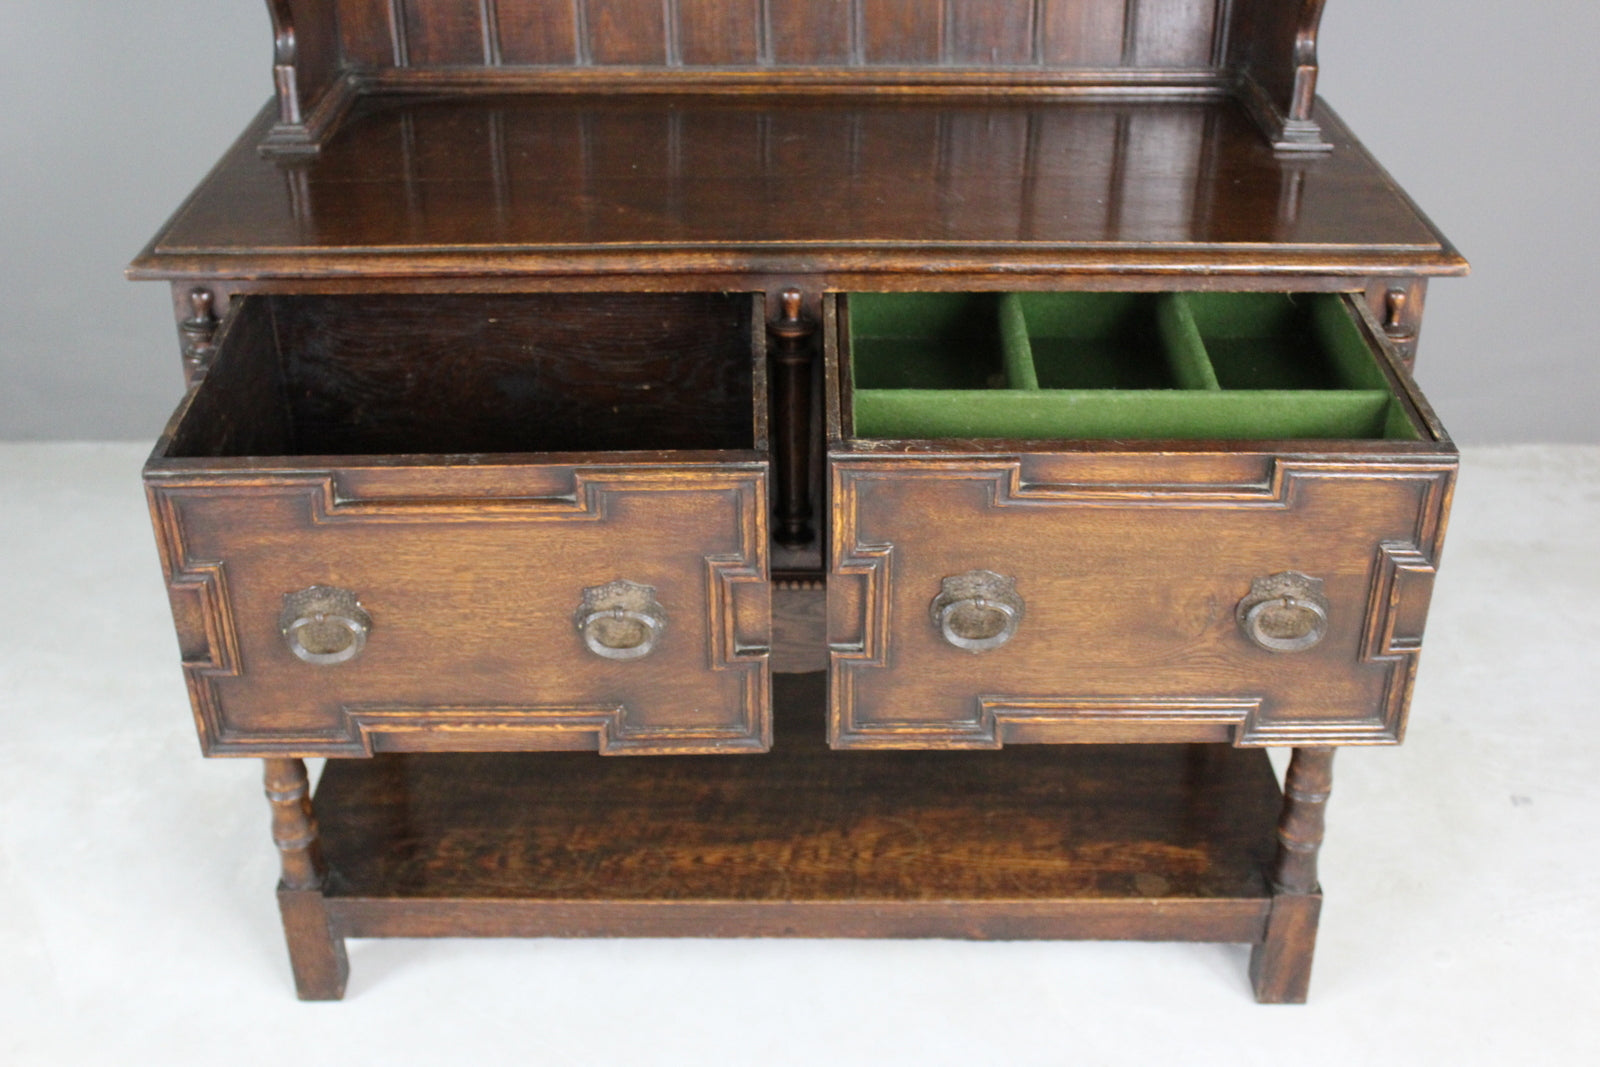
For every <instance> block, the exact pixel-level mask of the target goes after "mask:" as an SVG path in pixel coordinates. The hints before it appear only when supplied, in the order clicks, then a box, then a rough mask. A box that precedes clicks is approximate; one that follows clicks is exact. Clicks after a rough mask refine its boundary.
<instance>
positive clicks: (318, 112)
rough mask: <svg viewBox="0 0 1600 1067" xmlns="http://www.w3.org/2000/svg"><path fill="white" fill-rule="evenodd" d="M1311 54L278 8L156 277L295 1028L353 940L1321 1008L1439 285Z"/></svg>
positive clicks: (175, 595) (696, 16) (987, 14)
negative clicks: (1031, 966) (911, 959)
mask: <svg viewBox="0 0 1600 1067" xmlns="http://www.w3.org/2000/svg"><path fill="white" fill-rule="evenodd" d="M1322 6H1323V5H1322V0H270V3H269V8H270V11H271V14H272V18H273V23H274V27H275V31H276V40H275V63H276V65H275V67H274V74H275V78H276V85H277V98H276V100H275V101H274V102H273V103H272V104H271V105H270V106H269V107H268V108H267V110H266V111H265V112H263V114H262V115H261V117H260V118H259V119H258V120H257V121H256V122H255V124H254V125H252V126H251V127H250V128H249V129H248V130H246V131H245V133H244V135H243V137H242V138H241V139H240V141H239V142H238V144H237V145H235V147H234V148H233V149H232V150H231V151H230V152H229V153H228V154H227V155H226V156H225V157H224V158H223V159H222V161H221V162H220V163H219V164H218V165H217V167H216V168H215V169H214V170H213V171H212V172H211V174H210V175H209V176H208V177H207V178H206V179H205V181H204V182H203V183H202V184H201V185H200V187H199V188H198V189H197V190H196V191H195V193H194V194H193V195H192V196H191V197H190V198H189V200H188V201H187V202H186V203H185V204H184V205H183V206H182V208H180V209H179V211H178V213H177V214H176V215H175V216H174V217H173V218H172V220H171V222H170V223H168V225H167V226H166V227H165V228H164V229H163V230H162V231H161V233H160V234H159V235H158V236H157V237H156V238H155V240H154V241H152V243H151V244H150V246H149V247H148V248H147V249H146V250H145V251H144V252H143V253H142V254H141V255H140V256H139V258H138V259H137V260H136V261H135V262H134V264H133V266H132V267H131V269H130V273H131V275H132V276H133V277H135V278H142V279H160V280H164V281H167V282H169V283H170V284H171V286H172V295H173V301H174V306H175V309H176V312H177V318H178V321H179V337H180V341H181V344H182V349H183V359H184V367H185V370H186V373H187V376H188V383H189V391H188V395H187V396H186V397H185V399H184V401H183V403H182V404H181V405H180V407H179V409H178V411H177V413H176V414H175V415H174V416H173V419H172V421H171V423H170V424H169V426H168V427H167V430H166V432H165V434H164V436H163V437H162V438H161V441H160V442H159V444H158V445H157V446H156V449H155V452H154V454H153V456H152V457H151V459H150V461H149V464H148V465H147V467H146V470H145V477H146V482H147V485H148V490H149V499H150V506H151V513H152V516H153V519H154V522H155V528H156V533H157V538H158V541H159V545H160V550H161V559H162V565H163V567H164V568H165V572H166V576H167V581H168V586H169V589H170V592H171V600H172V609H173V615H174V619H175V621H176V625H177V631H178V638H179V645H180V648H181V652H182V657H183V665H184V671H185V673H186V677H187V679H188V685H189V693H190V697H191V700H192V703H193V709H194V715H195V722H196V725H197V727H198V730H199V735H200V741H201V746H202V748H203V750H204V751H205V753H206V754H207V755H215V756H222V755H229V756H253V757H260V758H262V759H263V760H264V761H265V764H266V784H267V794H268V798H269V800H270V802H271V805H272V812H273V836H274V839H275V840H276V842H277V845H278V847H279V849H280V850H281V852H282V859H283V879H282V881H281V883H280V885H279V889H278V896H279V901H280V903H281V906H282V912H283V920H284V927H285V930H286V932H287V935H288V941H289V950H290V955H291V957H292V960H293V964H294V973H295V979H296V983H297V986H298V988H299V992H300V995H301V996H302V997H304V998H308V999H325V998H337V997H339V996H340V995H341V994H342V992H343V990H344V984H345V974H346V964H345V955H344V939H345V938H347V937H384V936H404V937H419V936H422V937H426V936H537V935H558V936H617V935H648V936H665V935H686V936H803V937H836V936H838V937H962V938H1000V939H1004V938H1137V939H1173V940H1178V939H1186V940H1208V941H1228V942H1241V943H1248V944H1252V945H1253V946H1254V953H1253V955H1252V962H1251V977H1252V980H1253V982H1254V986H1255V992H1256V995H1257V997H1258V998H1259V999H1261V1000H1263V1001H1299V1000H1303V999H1304V998H1305V995H1306V990H1307V983H1308V980H1309V975H1310V967H1311V956H1312V947H1313V943H1314V940H1315V934H1316V925H1317V916H1318V910H1319V906H1320V901H1321V896H1320V889H1319V886H1318V880H1317V871H1316V861H1317V850H1318V845H1319V843H1320V840H1321V837H1322V823H1323V809H1324V805H1325V802H1326V799H1327V795H1328V790H1329V786H1330V781H1331V777H1330V773H1331V761H1332V756H1333V752H1334V750H1335V748H1336V746H1339V745H1368V744H1393V743H1395V742H1398V741H1399V740H1400V739H1401V735H1402V733H1403V731H1404V727H1405V718H1406V711H1407V705H1408V703H1409V699H1410V694H1411V688H1412V682H1413V678H1414V676H1415V671H1416V663H1417V656H1418V652H1419V649H1420V646H1421V641H1422V633H1423V624H1424V621H1425V617H1426V614H1427V609H1428V601H1429V594H1430V591H1431V588H1432V583H1433V577H1434V572H1435V567H1436V565H1437V562H1438V559H1439V552H1440V545H1441V541H1442V538H1443V533H1444V528H1445V519H1446V513H1447V510H1448V507H1449V500H1450V494H1451V488H1452V485H1453V480H1454V475H1455V470H1456V455H1455V449H1454V447H1453V446H1452V445H1451V442H1450V440H1449V438H1448V437H1447V436H1446V434H1445V432H1444V430H1443V429H1442V428H1441V427H1440V425H1439V423H1438V421H1437V420H1436V419H1435V417H1434V415H1433V413H1432V412H1431V410H1430V409H1429V407H1428V403H1427V401H1426V400H1425V399H1424V398H1423V397H1422V395H1421V394H1420V393H1419V392H1418V390H1417V388H1416V385H1415V383H1414V382H1413V381H1412V379H1411V376H1410V373H1409V367H1410V364H1411V361H1412V359H1413V356H1414V353H1415V346H1416V341H1417V334H1418V329H1419V325H1420V321H1421V317H1422V308H1423V298H1424V294H1425V288H1426V283H1427V280H1428V279H1429V278H1431V277H1434V276H1439V275H1455V274H1462V273H1464V272H1465V270H1466V264H1465V263H1464V261H1463V260H1462V259H1461V258H1460V256H1459V255H1458V254H1457V253H1456V252H1455V250H1454V249H1453V248H1452V247H1451V246H1450V245H1449V244H1448V243H1447V242H1446V241H1445V240H1444V238H1443V237H1441V236H1440V234H1439V233H1438V232H1437V231H1436V230H1435V229H1434V227H1433V226H1432V225H1431V224H1430V223H1429V222H1428V220H1427V219H1426V218H1425V217H1424V216H1423V215H1422V214H1421V213H1420V212H1419V211H1418V210H1417V208H1416V207H1415V205H1413V204H1412V203H1411V201H1410V200H1409V199H1408V198H1407V197H1406V196H1405V194H1404V193H1403V192H1401V191H1400V190H1399V189H1398V188H1397V187H1396V186H1395V184H1394V183H1393V182H1392V181H1391V180H1390V179H1389V178H1388V176H1387V175H1386V174H1385V173H1384V172H1383V170H1382V169H1381V168H1380V167H1379V166H1378V164H1377V163H1376V162H1374V160H1373V159H1372V158H1371V157H1370V156H1369V155H1368V154H1367V152H1366V151H1365V150H1364V149H1363V148H1362V147H1361V145H1360V144H1359V143H1358V142H1357V141H1356V140H1355V139H1354V138H1353V137H1352V136H1351V134H1350V132H1349V131H1348V130H1347V129H1346V128H1345V127H1344V126H1343V125H1342V124H1341V122H1340V121H1339V119H1338V118H1337V116H1335V115H1334V114H1333V112H1331V111H1330V110H1328V109H1327V108H1326V106H1324V105H1323V104H1322V103H1321V102H1320V101H1318V100H1317V98H1316V96H1315V92H1314V87H1315V81H1316V74H1317V66H1316V63H1317V59H1316V37H1317V28H1318V23H1319V21H1320V17H1321V12H1322ZM1269 746H1287V747H1292V748H1293V756H1292V759H1291V761H1290V764H1289V770H1288V774H1287V781H1286V784H1285V785H1284V787H1283V788H1282V789H1280V787H1279V785H1278V782H1277V780H1276V778H1275V776H1274V774H1273V771H1272V768H1271V766H1270V764H1269V761H1268V758H1267V754H1266V749H1267V748H1268V747H1269ZM318 756H325V757H331V758H330V759H329V762H328V764H327V767H326V770H325V771H324V773H323V775H322V777H321V780H320V782H319V785H318V788H317V791H316V797H315V800H314V801H313V798H312V797H311V795H310V789H309V785H308V781H307V774H306V768H305V765H304V763H303V762H302V761H303V760H304V759H305V758H306V757H318ZM600 757H619V758H600ZM621 757H629V758H621Z"/></svg>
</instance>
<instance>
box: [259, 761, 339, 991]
mask: <svg viewBox="0 0 1600 1067" xmlns="http://www.w3.org/2000/svg"><path fill="white" fill-rule="evenodd" d="M263 762H264V763H265V764H266V776H265V777H266V787H267V800H268V801H270V802H271V804H272V840H273V841H274V842H275V843H276V844H277V846H278V852H279V854H280V855H281V857H282V860H283V878H282V880H281V881H279V882H278V910H279V911H280V912H281V913H282V915H283V933H284V937H285V938H287V939H288V942H289V963H290V965H291V966H292V967H293V968H294V985H295V992H297V993H298V994H299V995H300V999H301V1000H338V999H339V998H340V997H342V996H344V980H345V976H346V975H347V974H348V973H349V970H350V965H349V963H348V961H347V960H346V959H345V953H344V939H343V938H340V937H335V936H334V935H333V931H332V930H331V929H330V928H329V926H328V909H327V905H326V903H325V901H324V900H323V897H322V879H323V874H324V870H323V865H322V850H321V848H320V845H319V843H318V841H317V820H316V817H315V815H313V814H312V811H311V784H310V782H309V781H308V780H307V778H306V765H305V761H304V760H298V759H269V760H264V761H263Z"/></svg>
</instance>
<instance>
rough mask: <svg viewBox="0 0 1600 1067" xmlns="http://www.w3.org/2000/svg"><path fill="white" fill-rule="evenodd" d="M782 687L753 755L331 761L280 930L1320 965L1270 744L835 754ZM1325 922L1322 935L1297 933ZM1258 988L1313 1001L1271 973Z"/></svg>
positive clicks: (802, 678)
mask: <svg viewBox="0 0 1600 1067" xmlns="http://www.w3.org/2000/svg"><path fill="white" fill-rule="evenodd" d="M774 689H775V694H774V695H775V697H776V703H777V709H776V710H777V715H778V722H777V731H776V734H777V739H778V740H777V744H776V745H775V746H774V748H773V750H772V752H771V753H770V754H768V755H766V756H763V757H762V758H761V759H759V760H752V761H744V760H739V761H730V760H718V759H715V758H705V757H694V756H682V757H673V756H663V757H657V758H654V759H651V760H648V761H615V760H610V761H608V760H601V759H588V758H584V757H581V756H573V755H563V754H554V753H513V754H467V755H461V754H421V755H387V756H379V757H376V758H374V759H370V760H349V761H343V760H334V761H330V762H329V764H328V766H327V769H326V771H325V772H324V774H323V778H322V781H321V784H320V786H319V788H318V790H317V793H316V798H315V808H316V811H317V820H318V822H319V823H320V826H321V831H322V834H321V838H322V841H321V843H322V851H323V855H324V856H325V858H326V870H327V875H326V877H325V879H324V881H323V886H322V888H321V889H320V890H310V891H296V890H280V894H281V896H282V897H283V903H284V908H285V917H286V922H287V920H289V918H290V916H291V915H293V916H294V917H295V919H296V921H300V922H303V921H304V920H305V919H306V916H307V914H309V912H315V911H317V910H320V911H321V912H322V916H323V919H324V920H325V922H326V926H327V930H328V933H329V935H330V936H331V938H332V939H333V943H334V945H335V946H337V944H338V941H339V939H342V938H344V937H456V936H485V937H496V936H498V937H504V936H519V937H528V936H555V937H574V936H579V937H592V936H602V937H605V936H647V937H671V936H694V937H708V936H728V937H751V936H794V937H946V938H977V939H997V940H1010V939H1029V938H1062V939H1074V938H1082V939H1140V940H1193V941H1226V942H1245V943H1254V944H1256V945H1257V946H1258V952H1257V954H1258V956H1259V955H1262V954H1263V946H1266V947H1267V948H1269V949H1270V947H1271V946H1272V944H1273V941H1274V938H1275V936H1277V935H1275V934H1274V927H1275V926H1279V925H1283V924H1284V923H1286V922H1287V923H1289V925H1291V926H1294V927H1295V936H1294V937H1293V938H1291V940H1292V942H1293V943H1292V944H1291V945H1290V946H1289V949H1290V951H1289V952H1288V953H1287V955H1288V956H1290V957H1293V959H1292V961H1291V963H1290V965H1289V970H1291V971H1298V972H1300V973H1302V974H1303V973H1304V972H1305V971H1306V970H1307V969H1308V968H1309V958H1310V946H1311V938H1312V937H1313V936H1314V931H1315V910H1316V905H1317V903H1318V901H1319V899H1320V898H1318V897H1316V896H1315V895H1314V894H1312V895H1307V894H1301V895H1299V896H1295V897H1286V896H1285V895H1284V894H1282V893H1281V892H1280V893H1278V894H1277V895H1276V896H1275V894H1274V891H1273V889H1272V887H1271V885H1270V884H1269V882H1268V879H1267V871H1268V870H1269V868H1270V866H1271V863H1272V859H1273V850H1274V847H1275V845H1274V842H1275V838H1274V829H1275V826H1276V824H1277V821H1278V817H1279V814H1280V808H1281V803H1282V797H1281V794H1280V791H1279V788H1278V784H1277V781H1276V779H1275V777H1274V775H1273V772H1272V768H1271V765H1270V764H1269V762H1268V760H1267V756H1266V754H1265V753H1264V752H1262V751H1260V750H1249V749H1234V748H1232V747H1229V746H1226V745H1151V746H1134V745H1128V746H1095V745H1083V746H1069V747H1066V748H1035V747H1024V748H1015V749H1007V750H1002V751H997V752H981V753H972V752H964V753H951V752H927V751H909V752H907V751H890V752H862V753H849V754H841V753H837V752H833V751H831V750H830V749H828V748H827V746H826V744H825V743H824V741H823V731H822V730H821V729H820V728H819V727H820V724H821V717H822V708H823V706H824V701H825V697H826V692H825V685H824V678H823V676H822V675H818V674H812V675H786V676H783V677H780V678H778V679H775V683H774ZM1285 902H1287V905H1286V903H1285ZM308 909H309V912H308ZM1308 914H1309V919H1310V925H1309V927H1307V926H1306V925H1305V923H1304V922H1303V921H1302V922H1298V923H1293V922H1289V918H1292V917H1293V916H1294V915H1299V916H1300V917H1301V919H1304V918H1305V917H1306V916H1307V915H1308ZM291 925H292V924H291ZM314 925H316V926H317V927H318V928H319V929H320V927H321V922H320V921H319V922H316V923H314ZM295 936H296V935H295V934H294V931H293V930H291V947H292V949H293V948H294V940H295ZM1278 947H1279V948H1280V949H1281V948H1283V946H1278ZM304 954H305V951H304V947H303V946H302V947H301V950H300V952H298V953H297V960H298V959H299V958H300V957H301V956H302V955H304ZM1268 954H1270V952H1269V953H1268ZM325 955H326V954H325ZM338 955H339V959H340V964H341V965H340V968H339V974H338V981H337V983H336V984H329V985H327V986H325V987H324V988H322V989H321V990H320V991H319V989H318V988H317V987H316V986H315V985H313V986H312V987H311V988H309V989H308V988H307V986H306V985H305V984H304V983H302V990H301V991H302V995H303V996H313V997H315V996H334V997H336V996H338V995H340V993H341V992H342V986H343V971H342V952H340V953H338ZM329 958H331V957H329ZM331 973H332V972H330V974H331ZM1291 984H1292V983H1291ZM1257 992H1258V996H1261V997H1262V999H1299V996H1296V995H1294V994H1293V992H1292V991H1291V992H1290V993H1289V994H1288V995H1283V994H1282V991H1281V990H1279V991H1276V992H1275V991H1274V988H1273V987H1272V986H1271V983H1269V984H1268V987H1267V988H1266V989H1265V990H1263V986H1262V983H1261V980H1260V979H1259V978H1258V979H1257ZM1301 995H1303V993H1302V994H1301Z"/></svg>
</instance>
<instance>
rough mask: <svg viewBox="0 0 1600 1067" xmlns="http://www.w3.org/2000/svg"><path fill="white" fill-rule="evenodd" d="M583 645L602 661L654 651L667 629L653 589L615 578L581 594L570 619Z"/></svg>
mask: <svg viewBox="0 0 1600 1067" xmlns="http://www.w3.org/2000/svg"><path fill="white" fill-rule="evenodd" d="M573 622H574V623H575V624H576V625H577V627H578V632H579V633H581V634H582V635H583V643H584V645H586V646H587V647H588V649H589V651H590V652H593V653H594V654H595V655H597V656H600V657H601V658H603V659H616V660H627V659H638V658H640V657H641V656H648V655H649V654H650V653H652V652H654V651H655V649H656V645H657V644H659V643H660V642H661V635H662V634H663V633H665V632H666V629H667V613H666V611H665V610H664V609H663V608H662V607H661V605H660V603H658V602H657V600H656V591H655V587H654V586H649V585H640V584H639V583H638V582H630V581H628V580H627V579H626V578H618V579H617V580H616V581H614V582H607V583H606V584H605V585H595V586H590V587H589V588H587V589H585V590H584V591H583V603H582V604H581V605H580V606H579V607H578V612H577V614H576V615H575V616H573Z"/></svg>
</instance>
